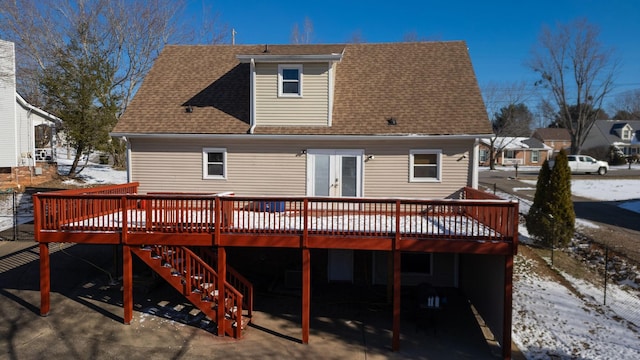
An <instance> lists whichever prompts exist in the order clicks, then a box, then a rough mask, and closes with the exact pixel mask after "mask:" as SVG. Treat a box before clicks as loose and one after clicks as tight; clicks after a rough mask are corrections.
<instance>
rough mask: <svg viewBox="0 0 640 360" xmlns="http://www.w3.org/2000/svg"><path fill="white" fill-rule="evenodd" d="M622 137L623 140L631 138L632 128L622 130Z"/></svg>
mask: <svg viewBox="0 0 640 360" xmlns="http://www.w3.org/2000/svg"><path fill="white" fill-rule="evenodd" d="M622 139H623V140H629V139H631V130H629V129H624V130H622Z"/></svg>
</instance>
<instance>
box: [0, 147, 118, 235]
mask: <svg viewBox="0 0 640 360" xmlns="http://www.w3.org/2000/svg"><path fill="white" fill-rule="evenodd" d="M83 161H84V160H83ZM72 162H73V160H72V159H65V158H59V159H58V174H60V175H66V174H68V173H69V169H70V168H71V163H72ZM81 164H83V162H82V163H81ZM77 178H78V179H77V180H68V181H65V184H70V185H76V186H90V185H106V184H124V183H126V182H127V172H126V171H120V170H114V169H112V168H111V166H110V165H101V164H98V163H96V162H92V161H89V162H88V163H87V166H86V167H85V168H84V169H83V170H82V172H80V174H79V175H78V177H77ZM13 196H14V195H13V191H12V190H9V191H4V192H0V231H3V230H6V229H10V228H12V227H13V226H14V223H17V224H26V223H28V222H30V221H33V203H32V202H31V197H30V195H27V194H24V193H16V194H15V201H14V198H13ZM14 210H17V215H16V216H14Z"/></svg>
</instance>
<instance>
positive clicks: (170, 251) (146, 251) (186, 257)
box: [131, 245, 253, 339]
mask: <svg viewBox="0 0 640 360" xmlns="http://www.w3.org/2000/svg"><path fill="white" fill-rule="evenodd" d="M131 251H132V252H133V253H134V254H136V255H137V256H138V257H139V258H140V259H141V260H142V261H144V262H145V263H146V264H147V265H148V266H149V267H150V268H151V269H152V270H153V271H155V272H156V273H158V274H159V275H160V276H162V278H164V279H165V280H166V281H167V282H168V283H169V284H170V285H171V286H173V287H174V288H175V289H176V290H178V291H179V292H180V293H182V294H183V295H184V296H185V297H186V298H187V299H188V300H189V301H190V302H191V303H192V304H193V305H194V306H195V307H197V308H198V309H199V310H200V311H202V312H203V313H204V314H205V315H206V316H207V317H208V318H209V319H210V320H211V321H214V322H215V321H217V319H218V311H224V323H223V324H218V329H220V326H222V327H223V329H224V333H225V335H227V336H232V337H234V338H236V339H240V338H241V337H242V331H243V330H244V329H245V328H246V326H247V325H248V324H249V323H250V321H251V313H252V310H253V309H252V307H253V300H252V299H248V300H246V301H245V299H244V298H245V296H244V295H243V294H242V293H241V292H240V291H238V290H237V289H236V288H235V287H234V286H232V284H231V283H230V282H228V281H224V284H223V285H224V294H225V299H224V301H221V299H220V297H219V296H218V293H219V289H220V288H219V279H218V274H217V273H216V271H215V270H214V268H213V267H212V266H211V265H209V264H207V262H206V261H205V260H203V259H202V258H200V257H199V256H198V255H196V253H195V252H194V251H193V250H191V249H189V248H187V247H184V246H170V245H151V246H149V245H145V246H143V247H140V248H131ZM197 251H198V252H200V253H202V254H205V255H204V256H210V254H215V253H213V252H212V251H211V253H207V252H206V251H205V250H197ZM209 251H210V250H209ZM207 254H209V255H207ZM212 257H213V258H215V256H212ZM227 273H228V274H229V276H227V278H230V277H231V278H233V279H234V281H238V279H240V278H241V280H242V282H241V283H242V285H241V288H243V289H250V290H249V294H250V295H249V297H250V298H252V297H253V289H252V286H251V284H250V283H249V282H248V281H246V279H244V277H241V276H240V278H239V277H237V276H235V275H231V273H234V274H237V272H236V271H235V270H231V271H229V270H228V271H227ZM237 275H239V274H237Z"/></svg>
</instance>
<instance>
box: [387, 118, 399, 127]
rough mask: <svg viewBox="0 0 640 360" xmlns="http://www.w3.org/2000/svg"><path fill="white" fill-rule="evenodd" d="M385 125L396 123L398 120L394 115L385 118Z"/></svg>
mask: <svg viewBox="0 0 640 360" xmlns="http://www.w3.org/2000/svg"><path fill="white" fill-rule="evenodd" d="M387 125H398V121H396V118H394V117H390V118H387Z"/></svg>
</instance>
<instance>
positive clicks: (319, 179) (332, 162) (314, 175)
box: [307, 149, 364, 197]
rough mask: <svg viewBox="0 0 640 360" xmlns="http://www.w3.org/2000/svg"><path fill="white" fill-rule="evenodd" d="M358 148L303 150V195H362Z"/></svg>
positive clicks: (360, 160)
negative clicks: (304, 152)
mask: <svg viewBox="0 0 640 360" xmlns="http://www.w3.org/2000/svg"><path fill="white" fill-rule="evenodd" d="M363 153H364V151H362V150H324V149H322V150H320V149H319V150H313V149H312V150H307V195H309V196H327V197H360V196H362V163H363V160H362V159H363V156H364V155H363Z"/></svg>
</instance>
